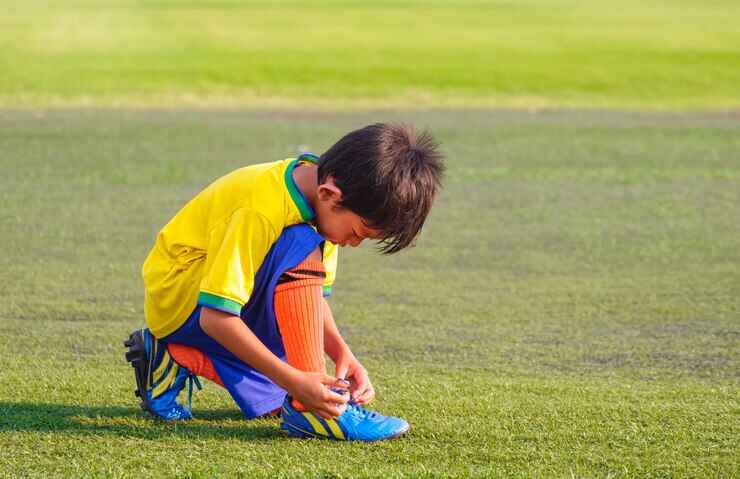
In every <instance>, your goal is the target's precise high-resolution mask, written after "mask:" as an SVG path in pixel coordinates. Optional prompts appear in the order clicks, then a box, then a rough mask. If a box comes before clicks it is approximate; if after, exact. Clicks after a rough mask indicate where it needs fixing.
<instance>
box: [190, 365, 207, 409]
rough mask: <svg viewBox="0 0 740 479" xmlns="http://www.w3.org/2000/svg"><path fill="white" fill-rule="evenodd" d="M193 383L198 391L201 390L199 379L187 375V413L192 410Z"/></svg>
mask: <svg viewBox="0 0 740 479" xmlns="http://www.w3.org/2000/svg"><path fill="white" fill-rule="evenodd" d="M193 383H195V386H196V387H197V388H198V391H201V390H203V385H202V384H201V383H200V379H198V376H196V375H195V374H193V373H190V374H188V411H191V412H192V410H193Z"/></svg>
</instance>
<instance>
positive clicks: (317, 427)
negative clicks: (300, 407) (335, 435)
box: [302, 412, 329, 437]
mask: <svg viewBox="0 0 740 479" xmlns="http://www.w3.org/2000/svg"><path fill="white" fill-rule="evenodd" d="M302 414H303V417H305V418H306V419H308V422H309V423H311V426H312V427H313V430H314V431H316V433H318V434H321V435H322V436H326V437H329V432H328V431H327V430H326V428H325V427H324V426H323V425H322V424H321V423H320V422H319V420H318V419H316V418H315V417H314V416H313V414H311V413H310V412H304V413H302Z"/></svg>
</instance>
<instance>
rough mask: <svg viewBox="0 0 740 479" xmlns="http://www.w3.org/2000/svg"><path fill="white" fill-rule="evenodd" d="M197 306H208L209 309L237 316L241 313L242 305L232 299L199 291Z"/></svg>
mask: <svg viewBox="0 0 740 479" xmlns="http://www.w3.org/2000/svg"><path fill="white" fill-rule="evenodd" d="M198 305H200V306H208V307H209V308H213V309H218V310H219V311H223V312H225V313H231V314H233V315H235V316H239V315H240V314H241V312H242V306H243V305H242V304H240V303H239V302H238V301H234V300H233V299H229V298H224V297H222V296H216V295H215V294H211V293H206V292H205V291H201V292H200V294H198Z"/></svg>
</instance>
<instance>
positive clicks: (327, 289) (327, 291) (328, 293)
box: [323, 284, 331, 298]
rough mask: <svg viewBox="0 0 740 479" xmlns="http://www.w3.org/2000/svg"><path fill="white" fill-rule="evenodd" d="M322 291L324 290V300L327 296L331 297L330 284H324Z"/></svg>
mask: <svg viewBox="0 0 740 479" xmlns="http://www.w3.org/2000/svg"><path fill="white" fill-rule="evenodd" d="M323 290H324V297H325V298H326V297H327V296H331V285H330V284H325V285H324V287H323Z"/></svg>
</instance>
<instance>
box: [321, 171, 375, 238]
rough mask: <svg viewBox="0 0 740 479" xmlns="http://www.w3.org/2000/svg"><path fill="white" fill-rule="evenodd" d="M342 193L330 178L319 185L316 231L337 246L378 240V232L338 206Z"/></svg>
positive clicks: (358, 216) (357, 216)
mask: <svg viewBox="0 0 740 479" xmlns="http://www.w3.org/2000/svg"><path fill="white" fill-rule="evenodd" d="M341 199H342V191H341V190H340V189H339V188H337V186H336V185H335V184H334V181H333V180H332V179H331V178H327V180H326V181H325V182H324V183H323V184H321V185H319V187H318V190H317V202H316V229H317V230H318V232H319V234H320V235H321V236H323V237H324V238H326V239H327V240H329V241H331V242H332V243H334V244H336V245H339V246H353V247H354V246H359V245H360V243H362V241H363V240H364V239H366V238H371V239H380V238H381V233H380V231H378V230H375V229H372V228H369V227H367V226H366V225H365V223H364V221H363V219H362V217H361V216H360V215H358V214H356V213H353V212H352V211H350V210H348V209H346V208H342V207H341V206H339V202H340V201H341Z"/></svg>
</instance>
